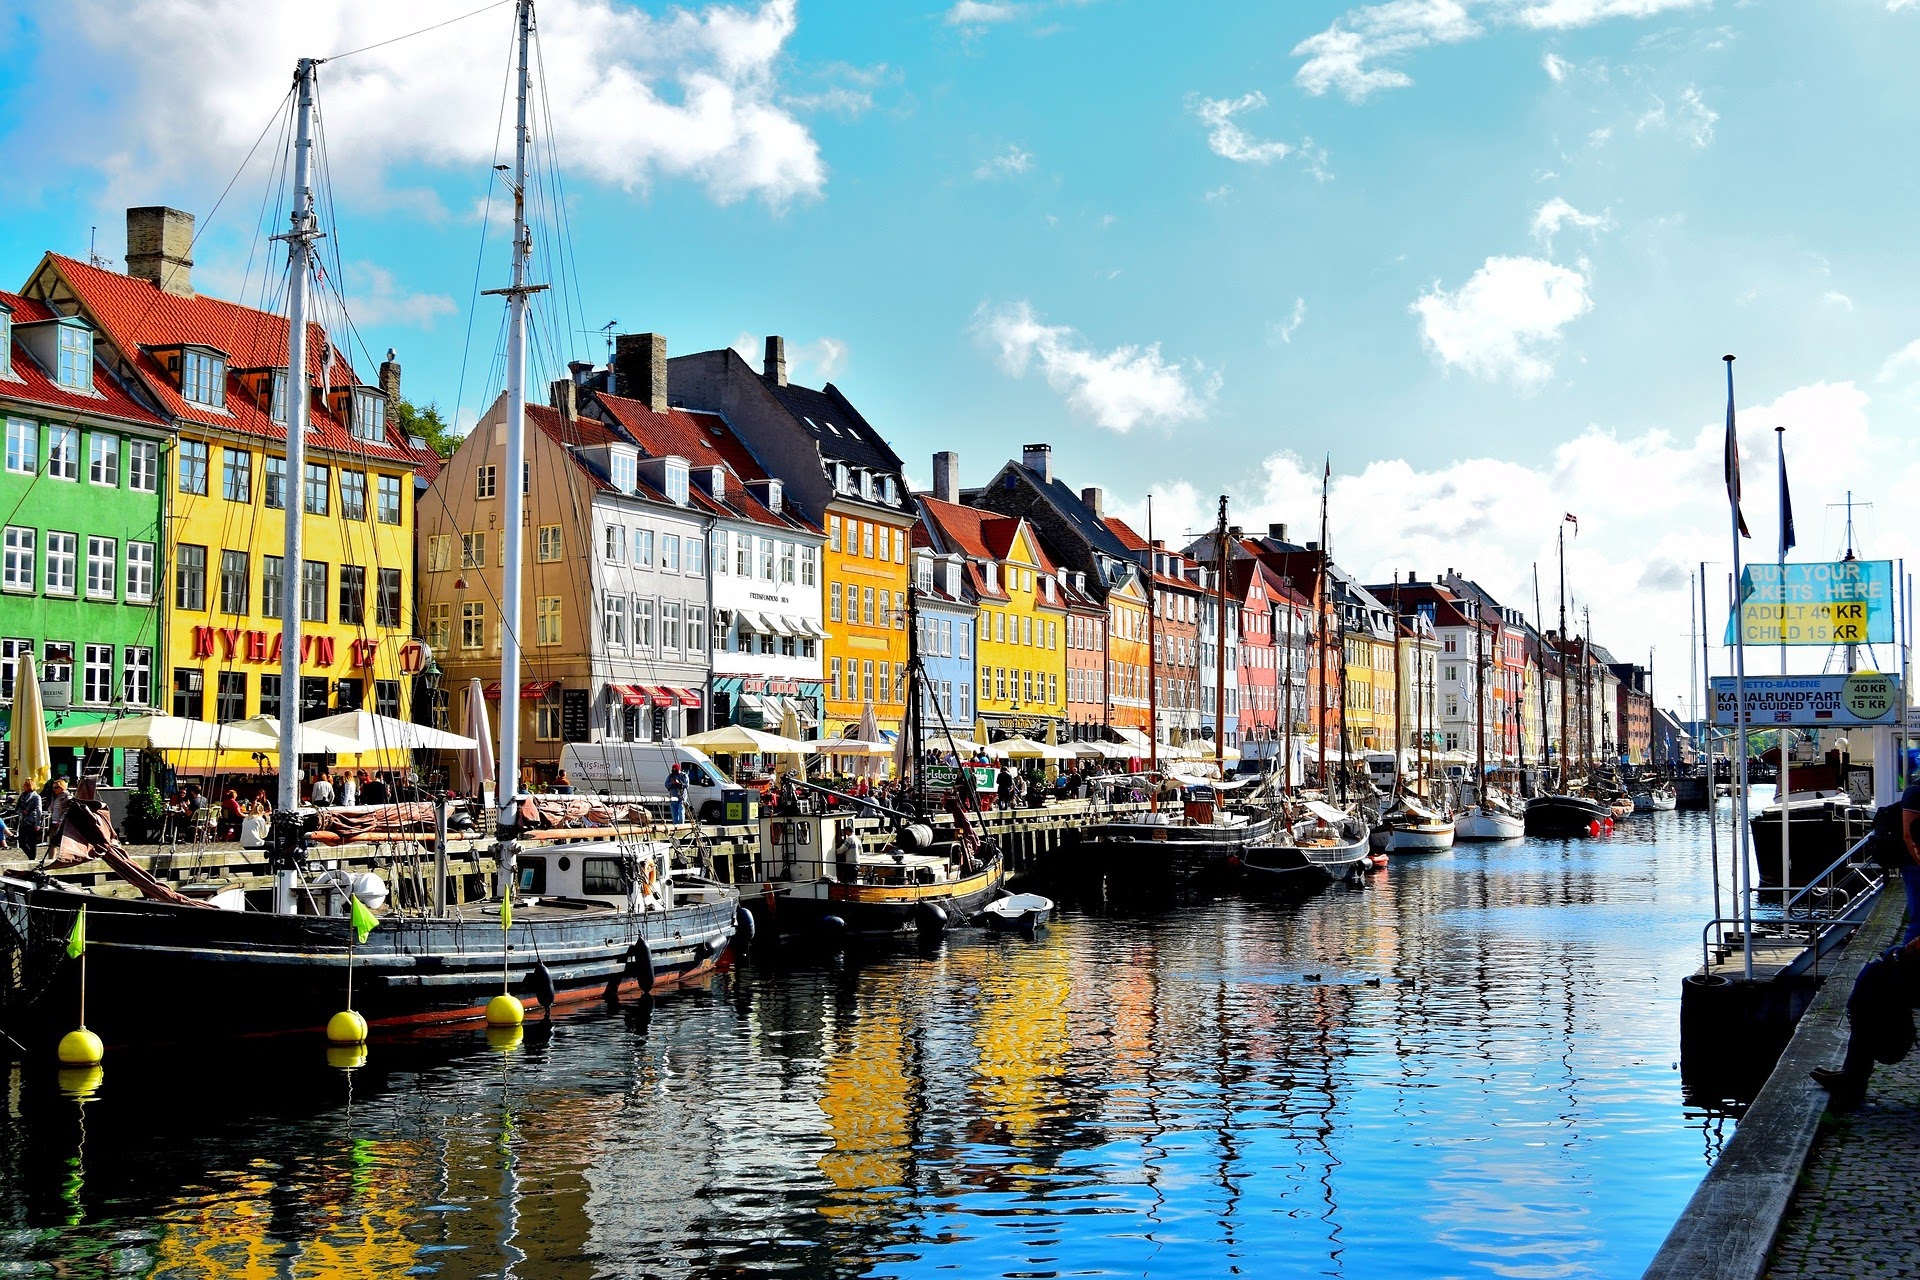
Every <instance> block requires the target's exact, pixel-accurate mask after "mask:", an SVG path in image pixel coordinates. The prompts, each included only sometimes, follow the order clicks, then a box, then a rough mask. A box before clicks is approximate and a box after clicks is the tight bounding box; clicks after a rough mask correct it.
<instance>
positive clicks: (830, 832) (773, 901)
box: [748, 583, 1007, 939]
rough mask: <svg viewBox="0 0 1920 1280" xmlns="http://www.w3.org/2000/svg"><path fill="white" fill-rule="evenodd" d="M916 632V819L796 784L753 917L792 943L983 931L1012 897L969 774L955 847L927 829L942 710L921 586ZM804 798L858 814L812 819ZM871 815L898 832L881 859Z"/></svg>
mask: <svg viewBox="0 0 1920 1280" xmlns="http://www.w3.org/2000/svg"><path fill="white" fill-rule="evenodd" d="M905 621H906V632H907V690H908V692H907V694H906V696H905V708H906V710H905V717H904V722H903V723H902V725H901V735H900V751H901V754H900V756H899V758H898V759H899V764H900V766H901V771H902V774H903V775H905V774H906V773H907V772H908V771H911V774H912V779H913V783H914V785H913V788H912V791H911V793H910V796H909V799H908V800H906V801H904V802H903V803H906V804H908V805H910V806H911V807H912V809H913V810H915V812H908V811H906V810H904V809H901V808H897V807H894V806H892V805H883V804H880V803H879V802H877V801H874V800H863V799H856V798H855V797H853V796H847V795H842V794H841V793H839V792H836V791H833V790H831V789H829V788H827V787H822V786H819V785H817V784H814V783H811V782H806V781H804V780H796V782H795V785H794V786H793V787H792V788H789V789H788V790H787V791H786V792H785V793H784V795H783V799H782V801H781V803H780V804H779V805H778V806H776V807H775V808H774V809H773V810H772V811H767V810H762V811H761V814H760V842H759V848H758V851H757V852H756V853H755V855H754V863H753V878H754V879H755V880H756V881H758V888H757V889H756V888H753V887H749V889H748V892H749V894H752V895H753V904H752V909H754V910H758V911H759V912H760V913H761V916H760V918H761V919H763V920H764V921H765V922H766V924H767V926H768V927H769V928H770V929H775V930H778V931H779V932H780V933H781V934H783V935H789V936H799V937H805V936H808V935H812V936H814V937H826V938H828V939H832V938H837V937H841V936H846V935H881V934H893V933H903V932H908V931H915V932H919V933H922V934H938V933H940V932H941V931H942V930H944V929H946V928H947V927H948V926H949V925H957V924H962V923H964V922H966V921H968V920H971V919H973V918H974V917H975V916H976V915H978V914H979V913H980V911H981V910H982V909H983V908H985V907H986V906H988V905H989V904H990V903H992V902H993V901H995V900H996V899H997V898H999V897H1000V896H1001V895H1002V894H1003V893H1004V892H1005V891H1006V890H1005V883H1006V874H1007V866H1006V859H1005V858H1004V857H1002V856H1001V852H1000V849H999V847H998V846H997V845H996V844H995V843H994V842H993V841H992V840H990V839H985V838H983V837H981V836H980V834H979V833H978V831H977V830H976V829H975V827H974V823H975V822H976V821H977V820H978V818H979V817H980V803H979V796H978V794H977V792H973V791H970V790H969V789H968V788H966V787H964V786H960V785H958V784H959V782H960V780H961V779H962V778H963V777H965V769H964V766H963V767H962V768H961V769H959V770H956V772H955V779H954V780H955V783H956V785H955V786H954V788H953V789H951V790H950V791H949V792H948V794H947V796H946V808H947V813H948V814H949V816H950V817H951V818H952V820H953V835H952V837H951V838H950V839H949V840H947V841H944V842H937V841H936V840H935V838H934V830H933V825H932V824H931V823H930V822H929V821H927V816H928V814H929V813H930V812H931V801H930V798H929V795H928V792H927V786H926V776H925V767H924V761H925V759H926V740H927V736H926V716H925V705H926V704H933V705H938V704H937V701H936V700H935V699H934V698H933V697H932V696H931V694H930V685H929V683H928V680H927V672H926V664H925V662H924V660H923V659H922V657H921V655H920V589H919V587H918V586H916V585H914V584H912V583H909V584H908V586H907V612H906V618H905ZM940 730H941V731H940V734H939V735H938V739H940V740H945V741H948V742H951V741H952V740H953V738H954V736H955V735H954V730H953V726H952V725H949V724H947V723H946V722H945V719H944V715H943V718H942V721H941V725H940ZM802 792H817V793H820V794H824V795H827V796H829V797H832V798H834V799H836V800H838V801H841V802H843V803H846V804H848V805H851V806H853V808H851V809H849V810H840V811H832V812H825V813H822V812H814V811H810V810H808V809H807V808H805V807H803V806H802V805H801V804H800V802H799V795H800V793H802ZM862 811H865V812H866V813H869V814H874V815H878V816H879V817H881V818H882V819H883V820H886V821H888V822H889V823H890V825H891V828H892V830H891V832H890V833H888V834H886V836H885V837H884V838H883V839H882V840H878V841H875V842H874V844H875V847H873V848H869V847H868V841H867V840H865V839H863V838H862V837H861V834H860V828H859V824H858V823H857V821H856V818H857V816H858V815H859V814H860V813H861V812H862ZM872 834H873V833H872V832H871V831H869V835H870V836H871V835H872ZM882 846H885V847H882Z"/></svg>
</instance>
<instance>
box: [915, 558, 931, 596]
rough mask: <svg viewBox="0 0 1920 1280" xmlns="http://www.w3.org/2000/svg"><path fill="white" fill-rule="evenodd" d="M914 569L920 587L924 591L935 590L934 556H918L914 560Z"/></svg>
mask: <svg viewBox="0 0 1920 1280" xmlns="http://www.w3.org/2000/svg"><path fill="white" fill-rule="evenodd" d="M913 569H914V575H913V576H914V580H915V581H916V582H917V583H918V584H919V586H920V589H921V590H922V591H931V590H933V558H932V557H931V556H919V557H917V558H916V559H915V560H914V564H913Z"/></svg>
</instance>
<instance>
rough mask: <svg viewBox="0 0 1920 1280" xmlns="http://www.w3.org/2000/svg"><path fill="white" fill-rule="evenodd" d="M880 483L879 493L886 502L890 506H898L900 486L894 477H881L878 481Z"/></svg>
mask: <svg viewBox="0 0 1920 1280" xmlns="http://www.w3.org/2000/svg"><path fill="white" fill-rule="evenodd" d="M880 485H881V493H882V495H883V497H884V498H885V500H886V504H887V505H888V506H890V507H897V506H899V505H900V486H899V484H898V483H897V482H896V481H895V480H894V478H893V477H892V476H886V477H884V478H882V480H881V481H880Z"/></svg>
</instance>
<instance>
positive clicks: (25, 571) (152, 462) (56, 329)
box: [0, 292, 173, 784]
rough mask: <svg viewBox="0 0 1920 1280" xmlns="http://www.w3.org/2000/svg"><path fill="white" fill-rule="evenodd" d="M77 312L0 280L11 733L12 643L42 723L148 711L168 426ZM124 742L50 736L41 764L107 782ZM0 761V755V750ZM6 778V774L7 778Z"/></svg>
mask: <svg viewBox="0 0 1920 1280" xmlns="http://www.w3.org/2000/svg"><path fill="white" fill-rule="evenodd" d="M94 340H95V333H94V330H93V327H92V326H91V325H90V324H88V323H87V322H86V321H84V320H81V319H78V318H76V317H73V316H64V315H61V314H59V313H57V312H55V311H54V310H52V309H50V308H49V307H48V306H47V305H46V304H45V303H43V302H39V301H35V300H33V299H29V298H24V297H21V296H19V295H17V294H11V293H5V292H0V420H4V424H5V429H6V445H5V456H4V459H0V518H3V519H4V527H3V528H0V716H4V717H5V719H6V724H7V732H8V734H9V736H10V735H11V733H12V727H13V726H12V710H13V691H14V678H15V676H16V674H17V673H18V671H19V659H20V655H21V654H22V653H29V652H30V653H32V654H33V655H34V656H35V659H36V660H37V662H38V663H39V666H40V678H41V693H42V696H43V699H44V701H45V704H46V711H47V723H48V727H49V728H57V727H60V726H64V725H72V724H84V723H89V722H93V721H97V720H101V719H103V718H105V717H108V716H117V715H132V714H139V713H142V712H146V711H150V710H152V709H153V707H154V699H155V696H156V686H155V675H154V673H155V672H157V671H161V670H164V666H163V658H164V655H163V654H162V653H161V652H160V646H161V636H162V634H163V632H162V628H161V622H162V618H161V608H162V606H163V604H164V603H165V587H164V584H165V582H166V579H165V577H164V576H163V575H164V569H163V566H164V556H165V550H166V549H165V545H164V544H165V538H164V536H163V533H164V529H165V525H164V523H163V515H164V507H163V503H164V502H165V493H166V486H165V485H163V484H161V482H160V481H161V477H162V475H164V474H165V471H164V468H165V466H166V465H167V464H168V463H169V462H170V460H171V454H172V448H171V442H172V439H173V431H172V428H171V426H170V425H169V423H168V421H167V420H166V419H165V418H162V417H161V416H160V415H159V414H157V413H155V412H154V411H153V410H152V409H150V408H148V407H147V406H146V405H145V404H143V403H142V402H141V400H140V399H138V398H137V397H136V395H135V394H134V393H133V392H132V391H130V390H129V388H128V386H127V384H125V383H123V382H121V381H120V380H119V379H118V378H116V377H115V376H114V374H113V373H112V372H111V363H110V357H111V355H112V353H110V352H105V351H96V350H95V341H94ZM127 754H128V753H123V752H119V751H111V752H101V753H95V758H93V759H90V760H82V759H80V758H79V753H77V752H73V751H66V750H62V749H59V748H55V750H54V752H53V761H54V774H55V776H59V775H60V774H62V773H64V774H67V775H68V776H73V777H77V776H79V775H80V773H81V771H82V769H83V768H84V769H85V770H87V771H88V772H94V773H97V774H100V775H101V776H102V777H103V780H104V781H106V782H108V783H109V784H121V783H124V782H129V781H131V780H132V779H130V778H129V777H128V772H129V769H128V766H129V763H130V761H129V760H128V759H126V758H124V757H125V756H126V755H127ZM0 767H4V765H3V764H0ZM9 783H10V784H11V779H9Z"/></svg>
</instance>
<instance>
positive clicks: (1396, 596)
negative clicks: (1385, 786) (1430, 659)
mask: <svg viewBox="0 0 1920 1280" xmlns="http://www.w3.org/2000/svg"><path fill="white" fill-rule="evenodd" d="M1392 628H1393V776H1394V777H1395V778H1398V777H1399V776H1400V750H1401V745H1402V744H1403V743H1404V742H1405V740H1406V728H1405V722H1404V717H1402V715H1401V714H1400V713H1401V710H1402V708H1401V703H1402V702H1403V701H1404V699H1403V698H1402V697H1401V696H1400V571H1399V570H1398V569H1396V570H1394V573H1393V622H1392Z"/></svg>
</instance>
